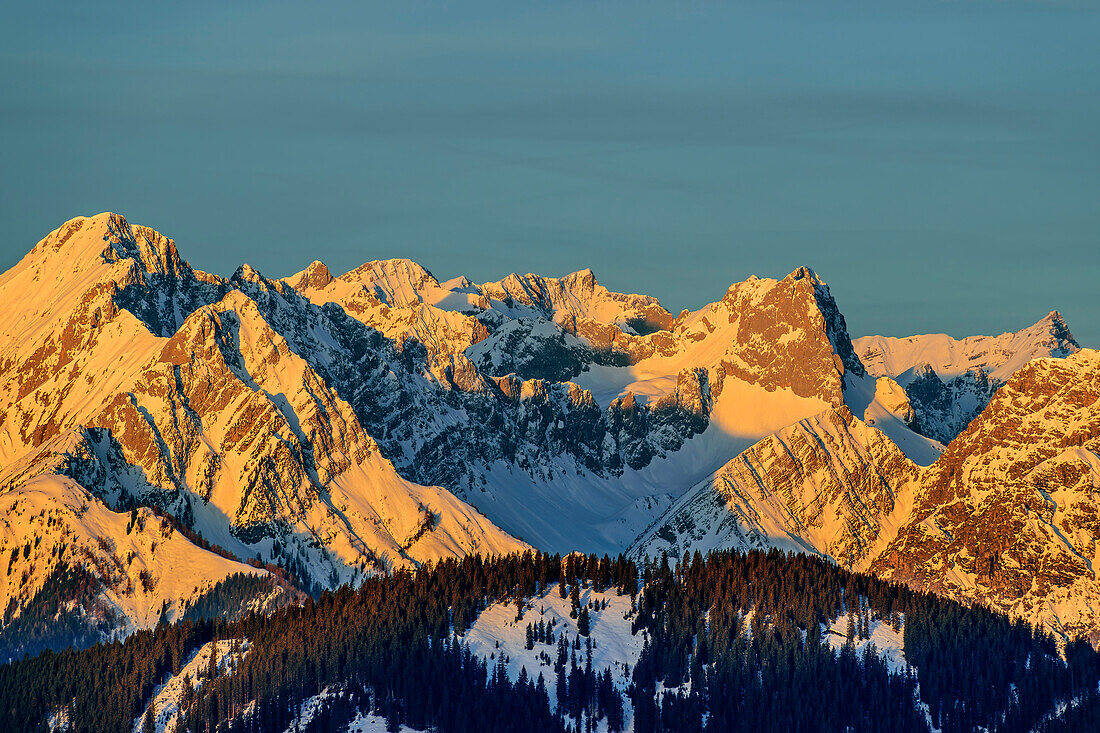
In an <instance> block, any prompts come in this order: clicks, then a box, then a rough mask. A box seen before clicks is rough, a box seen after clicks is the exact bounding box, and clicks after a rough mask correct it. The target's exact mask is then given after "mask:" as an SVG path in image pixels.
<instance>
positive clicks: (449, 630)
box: [0, 552, 637, 733]
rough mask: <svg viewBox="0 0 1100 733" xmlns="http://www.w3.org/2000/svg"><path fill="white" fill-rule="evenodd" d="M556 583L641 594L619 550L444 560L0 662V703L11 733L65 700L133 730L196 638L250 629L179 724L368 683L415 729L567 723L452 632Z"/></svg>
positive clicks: (196, 725)
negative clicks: (231, 615) (239, 612)
mask: <svg viewBox="0 0 1100 733" xmlns="http://www.w3.org/2000/svg"><path fill="white" fill-rule="evenodd" d="M560 583H567V584H571V585H577V584H578V583H585V584H591V585H592V586H593V587H595V588H597V589H601V590H606V589H608V588H610V587H612V586H616V587H617V588H618V589H619V590H620V592H624V593H625V592H637V568H636V567H635V565H634V564H633V563H632V562H630V561H628V560H626V559H625V558H623V557H622V556H620V557H619V558H617V559H611V558H609V557H606V556H605V557H603V558H597V557H595V556H587V557H586V556H583V555H577V554H573V555H569V556H567V557H565V558H562V557H561V556H560V555H547V554H543V553H530V552H529V553H524V554H517V555H509V556H506V557H501V558H494V559H486V558H482V557H480V556H474V557H468V558H464V559H462V560H446V561H443V562H440V563H438V564H434V565H427V566H425V567H423V568H421V569H420V570H418V571H416V572H407V571H398V572H395V573H394V574H392V575H389V576H377V577H373V578H368V579H367V580H366V581H365V582H364V583H363V584H362V586H360V587H359V588H358V589H357V590H352V589H351V588H348V587H343V588H341V589H339V590H336V591H333V592H326V593H323V594H321V595H320V597H319V598H318V599H317V600H316V601H315V600H314V599H312V598H307V599H306V600H305V602H304V603H303V604H302V605H298V606H290V607H286V608H283V609H280V610H278V611H276V612H275V613H273V614H271V615H269V616H260V615H257V614H254V613H251V614H249V615H247V616H246V617H244V618H242V619H239V620H236V621H227V620H225V619H220V618H219V619H213V620H201V619H200V620H198V621H192V620H186V621H184V622H183V623H181V624H177V625H167V624H161V625H159V626H158V627H157V628H155V629H153V630H149V631H141V632H138V633H136V634H134V635H132V636H131V637H129V638H128V639H126V640H125V641H122V642H114V643H110V644H100V645H97V646H94V647H91V648H89V649H85V650H80V651H78V650H67V651H62V652H59V653H58V652H52V651H46V652H44V653H42V654H40V655H38V656H36V657H28V658H26V659H24V660H23V661H21V662H17V663H14V664H9V665H6V666H3V667H0V711H2V714H3V715H4V716H5V717H6V718H7V719H8V721H9V723H10V728H11V730H14V731H22V730H27V731H34V730H44V726H45V720H46V716H47V715H48V714H49V713H50V711H52V710H55V709H57V708H59V707H63V706H68V707H69V708H70V720H73V721H76V723H77V725H78V728H77V729H78V730H81V731H120V730H127V729H129V727H130V726H131V725H132V723H133V721H134V720H135V719H137V718H138V717H139V716H141V715H142V714H143V711H144V710H145V707H146V705H147V704H148V701H149V699H150V697H151V695H152V692H153V690H154V688H155V686H156V685H157V684H158V683H160V682H163V681H164V679H165V678H166V677H167V675H168V674H169V673H171V674H176V673H178V672H179V670H180V668H181V666H182V664H184V663H186V661H187V658H188V657H189V656H190V655H191V654H193V653H194V652H195V650H196V649H198V648H199V647H201V646H202V644H204V643H206V642H208V641H211V640H214V639H238V638H247V639H248V640H249V641H250V645H251V648H250V651H249V653H248V654H247V655H245V656H244V658H243V660H242V661H241V663H240V664H239V665H238V666H237V667H236V668H235V670H234V672H233V673H232V674H230V675H227V676H223V677H220V678H218V679H217V680H214V681H211V682H208V683H204V684H203V685H202V686H201V687H198V688H197V689H196V691H195V694H194V697H193V698H192V699H191V701H190V705H189V708H188V713H187V716H186V719H185V723H186V726H187V727H186V729H188V730H191V731H194V732H195V733H199V732H200V731H213V730H257V731H260V730H262V731H268V730H285V729H286V727H287V726H288V725H290V724H291V723H292V722H293V720H294V718H295V716H296V714H297V711H298V708H299V706H300V704H301V703H302V702H303V701H305V700H306V699H308V698H310V697H313V696H315V695H317V694H318V693H320V692H321V691H322V690H324V689H326V688H329V687H333V686H336V687H340V688H343V689H344V690H345V691H347V692H348V693H354V692H356V691H362V690H370V691H371V693H372V694H371V695H370V696H369V701H370V702H369V704H370V709H373V710H378V711H380V712H382V713H383V714H385V715H386V716H387V718H388V719H390V720H391V721H393V722H394V723H395V724H397V723H404V724H407V725H409V726H411V727H415V728H429V727H434V728H436V729H438V730H440V731H482V730H500V731H510V730H515V731H530V730H548V731H555V730H562V729H563V726H562V724H561V721H560V719H559V717H558V716H557V715H555V714H554V713H553V712H552V711H551V710H550V707H549V700H548V699H547V697H548V696H547V695H546V691H545V688H544V687H543V686H542V685H541V680H526V681H523V680H520V681H517V682H516V683H510V682H509V681H508V680H507V678H506V677H505V676H504V675H503V669H502V667H501V666H500V665H495V664H494V665H492V667H491V668H490V665H487V664H486V662H484V661H483V660H480V659H478V658H475V657H472V656H471V655H470V653H469V652H468V650H466V649H465V647H463V646H462V645H461V644H459V643H456V642H453V641H452V638H453V637H452V634H453V632H455V631H458V632H459V633H464V630H465V629H466V628H468V626H469V624H471V623H473V621H474V620H475V619H476V618H477V615H478V613H480V611H481V610H482V609H484V608H485V607H486V606H487V605H488V604H489V603H492V602H494V601H497V600H511V599H515V600H516V601H517V602H522V601H523V600H524V599H526V598H530V597H531V596H533V595H536V594H541V593H543V592H545V591H546V589H547V588H549V587H550V586H551V585H552V584H560ZM364 697H365V696H363V695H360V696H359V697H358V698H353V697H352V695H350V694H347V695H337V696H336V699H335V700H334V701H333V702H332V703H329V704H327V705H325V706H322V715H320V716H319V717H318V719H323V720H327V721H329V722H330V723H332V722H333V721H334V718H333V715H334V714H336V713H339V711H340V710H344V713H346V714H354V711H355V709H357V708H352V707H351V706H350V704H349V702H348V701H349V700H352V699H355V700H357V701H358V703H357V704H363V703H364ZM330 708H331V709H330ZM246 709H247V710H249V714H245V711H246ZM349 711H350V712H349ZM333 724H334V723H333Z"/></svg>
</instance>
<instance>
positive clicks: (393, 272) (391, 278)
mask: <svg viewBox="0 0 1100 733" xmlns="http://www.w3.org/2000/svg"><path fill="white" fill-rule="evenodd" d="M337 279H338V280H340V281H342V282H345V283H348V284H352V285H357V286H360V287H362V288H365V289H367V290H370V291H372V292H373V293H374V295H375V296H376V297H377V298H378V299H379V300H381V301H382V302H383V303H386V304H387V305H390V306H394V305H411V304H414V303H423V302H429V301H431V300H432V298H431V294H433V293H436V292H438V291H439V290H440V289H441V288H440V286H439V281H438V280H436V279H435V276H434V275H432V273H430V272H428V270H426V269H425V268H424V267H422V266H421V265H420V264H418V263H416V262H413V261H412V260H409V259H403V258H395V259H389V260H372V261H371V262H366V263H364V264H362V265H360V266H359V267H357V268H355V269H354V270H352V271H350V272H347V273H345V274H343V275H341V276H340V277H339V278H337Z"/></svg>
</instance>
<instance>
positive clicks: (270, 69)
mask: <svg viewBox="0 0 1100 733" xmlns="http://www.w3.org/2000/svg"><path fill="white" fill-rule="evenodd" d="M22 5H23V4H18V5H17V4H15V3H10V4H7V7H6V9H5V12H4V15H5V20H4V23H3V25H2V27H0V172H2V175H0V268H4V269H6V268H7V267H9V266H11V265H12V264H14V263H15V262H16V261H18V259H19V258H20V257H21V256H22V255H23V254H24V253H25V252H26V251H27V250H28V249H30V247H31V246H32V245H33V244H34V243H35V242H36V241H37V240H38V239H39V238H41V237H42V236H44V235H45V234H46V233H47V232H48V231H49V230H51V229H53V228H55V227H56V226H58V225H59V224H60V223H61V222H62V221H64V220H66V219H68V218H70V217H72V216H75V215H78V214H92V213H96V212H99V211H104V210H113V211H119V212H121V213H123V214H125V215H126V216H127V217H128V218H129V219H130V220H131V221H133V222H135V223H143V224H147V225H149V226H152V227H154V228H156V229H158V230H160V231H162V232H164V233H165V234H168V235H169V236H172V237H174V238H175V239H176V241H177V243H178V244H179V246H180V248H181V250H182V253H183V255H184V256H185V257H186V258H187V259H188V260H190V261H191V262H192V263H193V264H194V265H196V266H197V267H201V268H203V269H206V270H210V271H213V272H219V273H223V274H228V273H229V272H231V271H232V270H233V269H234V268H235V267H236V266H237V265H238V264H240V263H241V262H249V263H250V264H252V265H254V266H255V267H257V268H258V269H260V270H261V271H263V272H265V273H266V274H269V275H284V274H289V273H291V272H294V271H296V270H298V269H301V268H302V267H304V266H305V265H306V264H307V263H308V262H309V261H311V260H313V259H321V260H324V261H325V262H326V263H328V264H329V266H330V267H331V268H332V269H333V270H334V271H343V270H346V269H350V268H352V267H354V266H355V265H358V264H360V263H361V262H363V261H365V260H369V259H376V258H382V257H410V258H413V259H415V260H417V261H419V262H421V263H422V264H424V265H425V266H426V267H428V268H429V269H430V270H432V271H433V272H434V273H435V274H436V275H437V276H439V277H441V278H446V277H451V276H453V275H457V274H466V275H468V276H469V277H471V278H472V279H475V280H479V281H480V280H487V279H497V278H500V277H503V276H504V275H506V274H508V273H509V272H512V271H518V272H529V271H535V272H539V273H542V274H548V275H558V274H564V273H566V272H569V271H572V270H576V269H580V268H583V267H591V268H592V269H593V270H595V272H596V274H597V276H598V277H599V278H600V280H601V281H602V282H603V283H604V284H606V285H607V286H609V287H611V288H614V289H622V290H631V291H636V292H646V293H650V294H653V295H656V296H657V297H659V298H660V299H661V301H662V302H663V303H664V304H665V306H666V307H667V308H669V309H670V310H672V311H674V312H675V311H679V310H680V309H681V308H684V307H691V308H694V307H698V306H699V305H702V304H703V303H705V302H708V301H711V300H714V299H717V298H718V297H720V296H721V295H722V293H723V292H724V291H725V288H726V287H727V286H728V285H729V283H731V282H734V281H737V280H741V279H744V278H745V277H747V276H749V275H752V274H756V275H761V276H765V275H770V276H782V275H784V274H786V273H787V272H790V271H791V270H793V269H795V268H796V267H798V266H800V265H803V264H805V265H809V266H811V267H813V268H815V269H816V270H817V271H818V273H819V274H820V275H821V276H822V277H823V278H824V279H825V280H826V281H828V282H829V283H830V285H831V286H832V289H833V293H834V295H835V296H836V297H837V299H838V301H839V304H840V306H841V309H842V310H843V311H844V313H845V315H846V316H847V318H848V322H849V327H850V330H851V331H852V332H853V335H862V334H868V333H884V334H890V335H906V334H910V333H919V332H940V331H943V332H947V333H950V334H952V335H955V336H964V335H968V334H972V333H1000V332H1002V331H1004V330H1014V329H1016V328H1020V327H1023V326H1025V325H1028V324H1030V323H1032V322H1034V321H1036V320H1038V319H1039V318H1040V317H1042V316H1043V315H1045V314H1046V312H1047V311H1049V310H1051V309H1058V310H1061V311H1062V313H1063V314H1064V315H1065V316H1066V318H1067V320H1068V322H1069V325H1070V328H1071V329H1072V330H1073V331H1074V333H1075V334H1076V335H1077V336H1078V340H1080V341H1081V342H1082V344H1084V345H1089V346H1100V296H1098V295H1097V284H1098V283H1100V135H1098V132H1097V131H1098V130H1100V52H1098V51H1097V48H1096V44H1097V40H1096V39H1098V38H1100V4H1098V3H1096V2H1062V3H1059V2H1014V1H1012V0H1002V1H1001V2H977V1H974V2H970V1H967V0H956V1H954V2H902V1H900V0H882V1H880V2H831V1H828V0H823V1H821V2H801V3H795V2H783V1H781V0H772V1H771V2H760V3H756V2H739V3H734V2H729V3H720V2H663V3H656V2H644V1H640V0H635V1H634V2H623V3H614V2H583V3H571V2H560V1H559V2H538V3H528V2H510V3H485V2H472V1H471V2H462V3H458V2H419V1H418V0H403V1H402V2H398V3H392V2H389V3H347V4H342V3H326V4H308V5H307V4H304V3H256V4H252V3H203V2H193V3H179V4H173V5H174V6H171V7H170V6H168V4H160V3H141V4H127V3H100V4H89V3H40V4H34V5H33V7H29V6H30V5H31V4H26V5H28V7H23V6H22ZM314 5H316V6H317V7H314Z"/></svg>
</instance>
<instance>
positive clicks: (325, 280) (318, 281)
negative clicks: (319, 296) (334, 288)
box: [283, 260, 333, 291]
mask: <svg viewBox="0 0 1100 733" xmlns="http://www.w3.org/2000/svg"><path fill="white" fill-rule="evenodd" d="M283 280H284V282H286V283H287V284H288V285H290V287H292V288H294V289H295V290H300V291H301V290H321V289H323V288H326V287H328V284H329V283H330V282H332V280H333V278H332V272H330V271H329V269H328V266H327V265H326V264H325V263H324V262H321V261H320V260H314V261H313V262H310V263H309V266H308V267H306V269H304V270H302V271H301V272H296V273H294V274H293V275H291V276H289V277H286V278H283Z"/></svg>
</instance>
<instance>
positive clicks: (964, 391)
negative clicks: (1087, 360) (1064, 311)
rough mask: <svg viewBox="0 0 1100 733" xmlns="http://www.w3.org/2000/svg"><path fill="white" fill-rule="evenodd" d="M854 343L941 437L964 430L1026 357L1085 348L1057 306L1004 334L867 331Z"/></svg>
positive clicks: (926, 429)
mask: <svg viewBox="0 0 1100 733" xmlns="http://www.w3.org/2000/svg"><path fill="white" fill-rule="evenodd" d="M854 344H855V348H856V351H857V352H858V353H859V356H860V359H861V360H862V361H863V363H864V364H865V365H866V367H867V370H868V372H869V373H871V374H873V375H875V376H877V377H882V376H888V377H892V378H894V379H895V380H896V381H897V382H898V383H899V384H901V385H902V387H904V388H905V391H906V393H907V394H908V395H909V400H910V402H911V403H912V406H913V411H914V415H915V417H916V419H917V421H918V424H919V425H920V431H921V432H922V433H924V434H925V435H927V436H928V437H930V438H935V439H936V440H938V441H940V442H941V443H949V442H951V440H952V439H954V437H955V436H956V435H958V434H959V433H961V432H962V431H963V430H965V429H966V426H967V425H969V424H970V421H971V420H973V419H974V418H975V417H977V416H978V414H979V413H980V412H981V411H982V410H983V409H984V408H985V406H986V405H987V404H989V400H990V399H991V398H992V396H993V393H994V392H996V391H997V389H998V388H999V387H1000V386H1001V385H1002V384H1004V383H1005V382H1006V381H1008V379H1009V377H1011V376H1012V375H1013V374H1014V373H1015V372H1016V371H1017V370H1018V369H1020V368H1021V367H1022V366H1023V365H1024V364H1026V363H1027V362H1028V361H1030V360H1032V359H1037V358H1040V357H1047V356H1052V357H1057V358H1064V357H1066V356H1069V355H1070V354H1075V353H1077V352H1078V351H1080V350H1081V347H1080V345H1079V344H1078V343H1077V341H1076V340H1075V339H1074V338H1073V334H1072V333H1070V330H1069V327H1068V326H1067V325H1066V322H1065V320H1063V318H1062V316H1061V314H1060V313H1058V312H1057V311H1051V312H1050V313H1048V314H1047V315H1046V317H1044V318H1042V319H1041V320H1039V321H1038V322H1037V323H1035V324H1034V325H1032V326H1029V327H1027V328H1025V329H1022V330H1020V331H1016V332H1010V333H1004V334H1001V335H1000V336H969V337H967V338H964V339H953V338H951V337H950V336H947V335H946V334H929V335H925V336H909V337H906V338H893V337H885V336H865V337H863V338H859V339H856V340H855V342H854Z"/></svg>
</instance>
